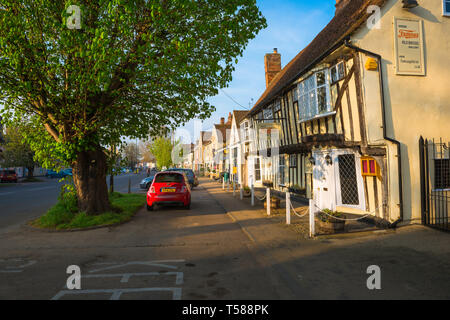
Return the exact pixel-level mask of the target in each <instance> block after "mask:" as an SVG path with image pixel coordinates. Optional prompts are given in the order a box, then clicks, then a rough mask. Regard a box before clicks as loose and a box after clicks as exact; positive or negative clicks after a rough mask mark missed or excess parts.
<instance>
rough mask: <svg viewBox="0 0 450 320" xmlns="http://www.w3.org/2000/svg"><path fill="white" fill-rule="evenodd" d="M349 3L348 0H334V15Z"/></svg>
mask: <svg viewBox="0 0 450 320" xmlns="http://www.w3.org/2000/svg"><path fill="white" fill-rule="evenodd" d="M349 3H350V0H336V11H335V15H336V14H338V12H339V11H341V10H342V9H343V8H344V7H345V6H346V5H347V4H349Z"/></svg>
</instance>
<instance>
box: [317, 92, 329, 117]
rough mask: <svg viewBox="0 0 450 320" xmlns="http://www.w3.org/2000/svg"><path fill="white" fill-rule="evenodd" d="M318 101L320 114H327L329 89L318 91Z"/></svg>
mask: <svg viewBox="0 0 450 320" xmlns="http://www.w3.org/2000/svg"><path fill="white" fill-rule="evenodd" d="M317 100H318V103H319V113H324V112H327V110H328V108H327V89H326V87H321V88H319V89H317Z"/></svg>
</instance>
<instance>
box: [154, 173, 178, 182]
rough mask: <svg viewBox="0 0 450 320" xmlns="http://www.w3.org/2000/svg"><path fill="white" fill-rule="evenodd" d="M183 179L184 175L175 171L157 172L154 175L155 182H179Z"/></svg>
mask: <svg viewBox="0 0 450 320" xmlns="http://www.w3.org/2000/svg"><path fill="white" fill-rule="evenodd" d="M183 181H184V177H183V175H181V174H176V173H167V174H159V175H157V176H156V178H155V181H154V182H157V183H160V182H177V183H181V182H183Z"/></svg>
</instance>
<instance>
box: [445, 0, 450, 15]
mask: <svg viewBox="0 0 450 320" xmlns="http://www.w3.org/2000/svg"><path fill="white" fill-rule="evenodd" d="M445 12H446V13H447V14H450V1H447V2H445Z"/></svg>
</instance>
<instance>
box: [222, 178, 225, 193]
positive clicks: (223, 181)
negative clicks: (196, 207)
mask: <svg viewBox="0 0 450 320" xmlns="http://www.w3.org/2000/svg"><path fill="white" fill-rule="evenodd" d="M222 190H225V177H222Z"/></svg>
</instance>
